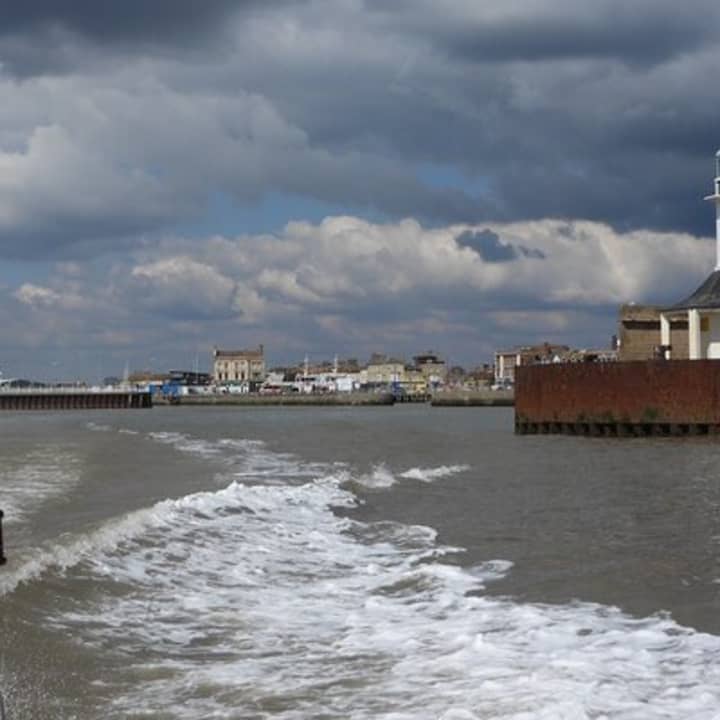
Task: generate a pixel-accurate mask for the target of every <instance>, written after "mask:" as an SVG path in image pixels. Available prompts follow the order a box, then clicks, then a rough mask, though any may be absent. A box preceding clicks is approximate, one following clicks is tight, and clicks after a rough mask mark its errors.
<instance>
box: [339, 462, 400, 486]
mask: <svg viewBox="0 0 720 720" xmlns="http://www.w3.org/2000/svg"><path fill="white" fill-rule="evenodd" d="M347 479H348V480H350V479H352V480H354V481H355V482H357V483H358V484H360V485H364V486H365V487H368V488H389V487H392V486H393V485H394V484H395V482H396V480H395V476H394V475H393V474H392V471H391V470H390V468H388V466H387V465H385V464H380V465H375V466H374V467H373V468H372V470H371V471H370V472H369V473H366V474H360V475H357V476H354V477H352V478H351V477H350V475H349V474H348V477H347Z"/></svg>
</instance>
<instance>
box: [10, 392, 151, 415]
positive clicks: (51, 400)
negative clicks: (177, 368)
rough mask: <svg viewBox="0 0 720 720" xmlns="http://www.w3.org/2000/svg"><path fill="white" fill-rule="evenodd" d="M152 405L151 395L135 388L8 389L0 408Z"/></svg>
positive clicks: (113, 408) (121, 407)
mask: <svg viewBox="0 0 720 720" xmlns="http://www.w3.org/2000/svg"><path fill="white" fill-rule="evenodd" d="M150 407H152V395H151V394H150V393H149V392H142V391H138V390H91V389H87V388H8V389H3V390H0V410H130V409H140V408H150Z"/></svg>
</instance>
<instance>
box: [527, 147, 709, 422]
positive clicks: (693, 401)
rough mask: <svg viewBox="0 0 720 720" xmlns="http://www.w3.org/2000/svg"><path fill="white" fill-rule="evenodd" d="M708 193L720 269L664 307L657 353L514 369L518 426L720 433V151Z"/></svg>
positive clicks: (646, 319)
mask: <svg viewBox="0 0 720 720" xmlns="http://www.w3.org/2000/svg"><path fill="white" fill-rule="evenodd" d="M706 199H708V200H711V201H712V202H714V204H715V208H716V210H715V217H716V222H715V226H716V265H715V269H714V270H713V272H712V273H711V274H710V275H709V276H708V278H707V279H706V280H705V282H703V284H702V285H701V286H700V287H699V288H698V289H697V290H696V291H695V292H694V293H692V295H690V296H689V297H688V298H686V299H685V300H682V301H680V302H679V303H676V304H675V305H672V306H671V307H669V308H665V309H662V310H661V311H660V340H661V342H660V347H659V352H658V353H657V355H656V358H657V359H654V360H645V361H644V362H617V363H563V364H557V365H552V366H546V367H541V366H530V367H519V368H517V383H516V388H515V430H516V432H518V433H521V434H524V433H556V432H560V433H572V434H583V435H688V434H714V435H716V434H720V362H718V360H720V152H718V153H717V155H716V165H715V183H714V194H713V195H710V196H708V197H707V198H706ZM645 321H648V322H649V320H648V318H647V316H646V317H645ZM673 322H675V323H677V325H678V328H677V329H678V330H681V329H683V328H682V327H681V324H682V323H683V322H687V335H686V336H685V337H686V339H687V356H686V357H687V358H688V359H679V356H680V355H681V353H683V352H684V347H683V345H684V343H682V342H680V343H677V341H676V343H677V345H673V342H672V341H673V335H672V331H673ZM681 337H682V335H681ZM621 346H622V343H621Z"/></svg>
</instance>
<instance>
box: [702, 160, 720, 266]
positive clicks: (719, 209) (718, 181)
mask: <svg viewBox="0 0 720 720" xmlns="http://www.w3.org/2000/svg"><path fill="white" fill-rule="evenodd" d="M713 190H714V193H713V194H712V195H707V196H706V197H705V199H706V200H711V201H713V202H714V203H715V270H720V150H718V151H717V152H716V153H715V181H714V187H713Z"/></svg>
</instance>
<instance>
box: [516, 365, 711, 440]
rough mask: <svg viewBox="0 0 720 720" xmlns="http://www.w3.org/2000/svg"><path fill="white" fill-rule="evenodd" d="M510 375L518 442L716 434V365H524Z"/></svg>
mask: <svg viewBox="0 0 720 720" xmlns="http://www.w3.org/2000/svg"><path fill="white" fill-rule="evenodd" d="M516 373H517V374H516V386H515V432H516V433H518V434H520V435H527V434H551V433H562V434H570V435H598V436H602V435H605V436H636V437H642V436H655V437H657V436H681V435H709V434H712V435H717V434H718V433H720V360H714V359H698V360H672V361H666V360H654V361H646V362H614V363H577V364H557V365H528V366H524V367H519V368H516Z"/></svg>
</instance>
